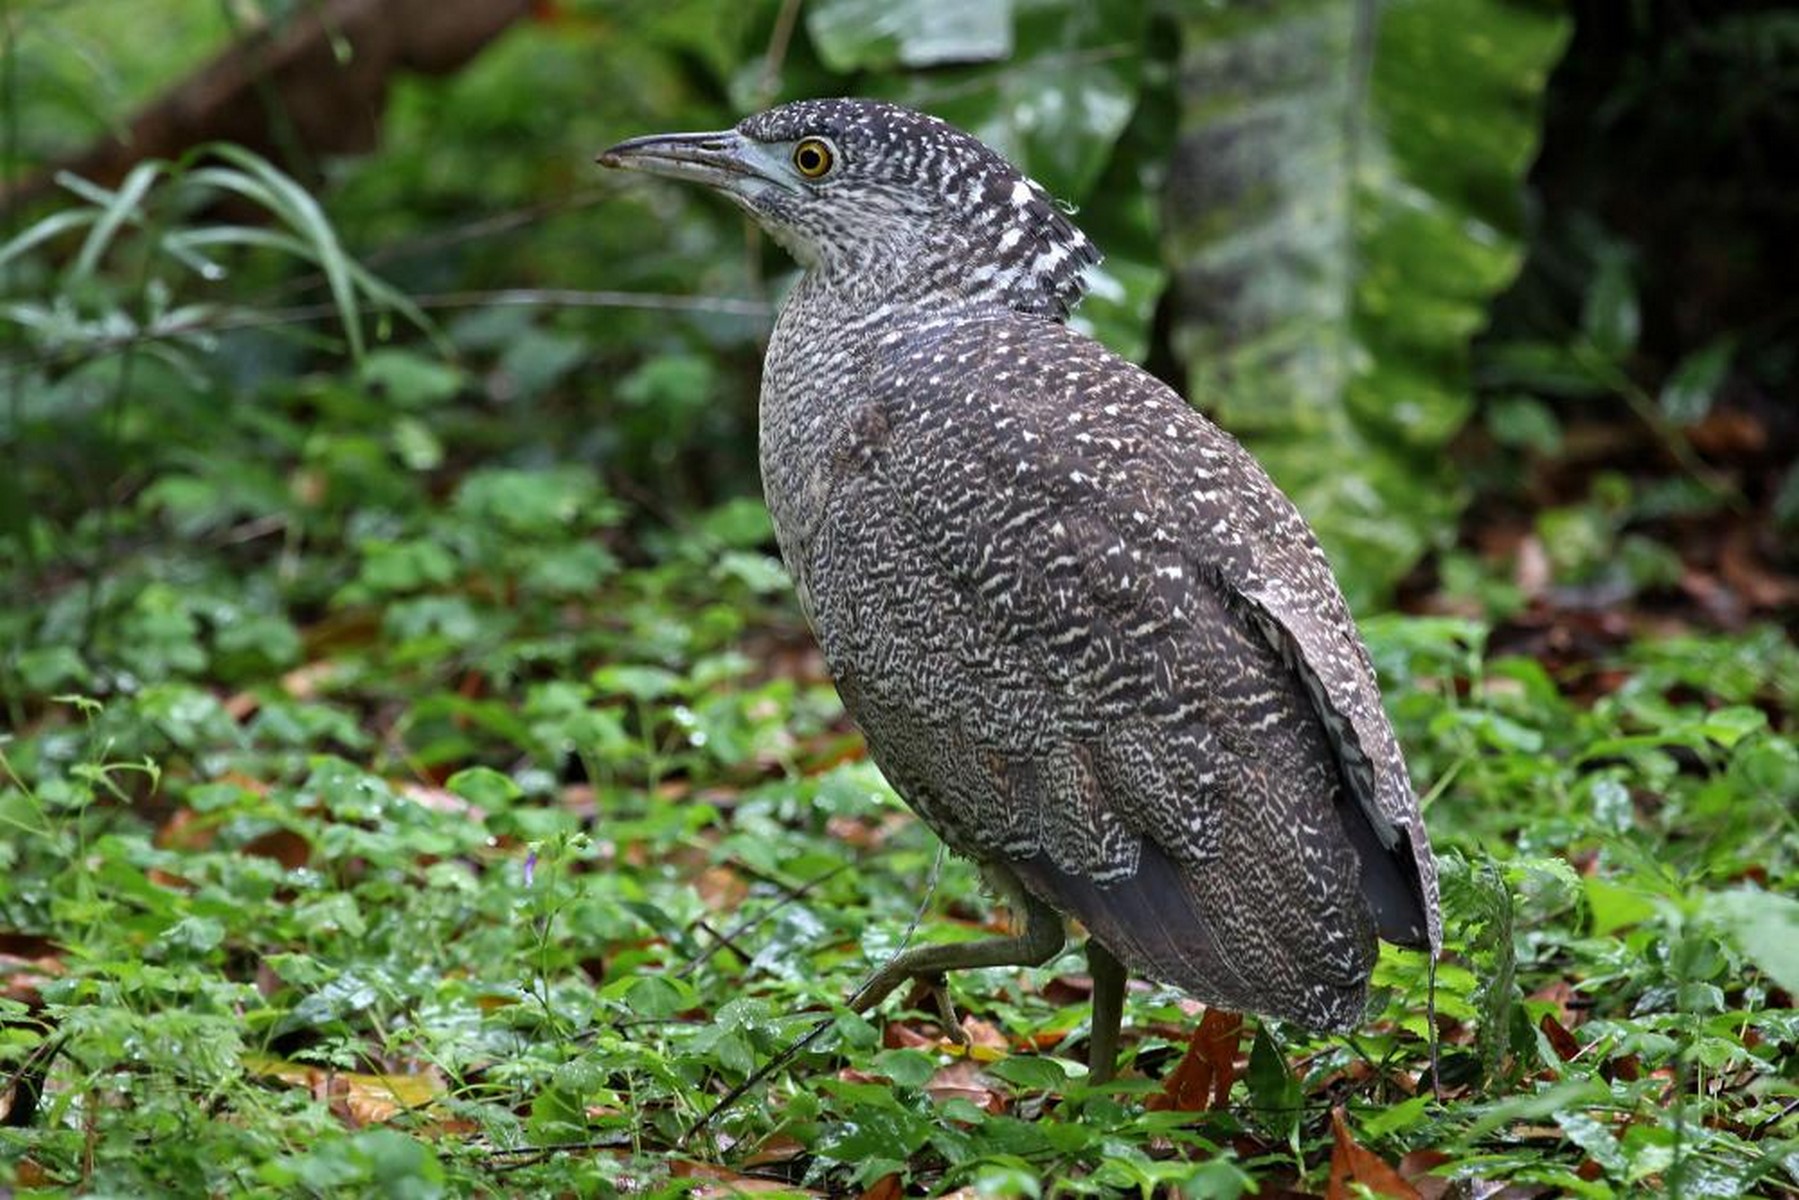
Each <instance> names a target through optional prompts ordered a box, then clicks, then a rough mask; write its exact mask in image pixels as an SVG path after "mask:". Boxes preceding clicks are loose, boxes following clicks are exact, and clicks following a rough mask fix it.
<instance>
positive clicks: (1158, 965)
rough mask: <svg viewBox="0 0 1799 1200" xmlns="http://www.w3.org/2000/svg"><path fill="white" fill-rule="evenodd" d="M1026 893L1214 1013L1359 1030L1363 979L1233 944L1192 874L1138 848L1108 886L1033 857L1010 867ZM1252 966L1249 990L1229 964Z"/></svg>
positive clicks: (1266, 946)
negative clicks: (1127, 870)
mask: <svg viewBox="0 0 1799 1200" xmlns="http://www.w3.org/2000/svg"><path fill="white" fill-rule="evenodd" d="M1012 867H1013V869H1014V870H1015V871H1016V872H1017V874H1018V876H1019V878H1021V879H1022V880H1024V882H1025V885H1026V886H1027V887H1029V888H1030V889H1031V890H1032V891H1033V892H1035V893H1036V894H1037V895H1038V896H1040V897H1041V898H1042V899H1044V900H1045V901H1047V902H1049V903H1050V904H1052V905H1055V906H1056V907H1058V908H1061V909H1062V910H1064V911H1066V912H1069V913H1071V914H1073V915H1074V916H1076V917H1078V918H1079V919H1080V921H1081V923H1082V924H1083V925H1085V926H1086V927H1087V930H1088V932H1089V933H1090V934H1091V935H1092V936H1093V937H1095V938H1098V939H1099V941H1100V944H1101V945H1103V946H1105V947H1106V948H1107V949H1108V950H1110V951H1111V952H1112V954H1113V955H1114V956H1115V957H1116V958H1117V959H1118V960H1119V961H1120V962H1122V963H1124V964H1125V965H1126V966H1127V967H1129V968H1130V969H1131V970H1132V971H1133V972H1134V973H1136V974H1139V975H1142V976H1145V977H1147V978H1151V979H1155V980H1158V981H1160V982H1162V983H1167V984H1171V985H1173V986H1175V987H1178V988H1180V989H1181V990H1183V991H1185V992H1187V993H1189V994H1190V995H1192V996H1193V997H1194V998H1195V999H1198V1000H1201V1001H1203V1002H1205V1003H1206V1004H1210V1005H1214V1006H1216V1007H1219V1008H1228V1009H1233V1010H1235V1011H1239V1012H1251V1013H1258V1014H1261V1015H1263V1016H1269V1017H1275V1018H1277V1019H1279V1020H1283V1021H1292V1022H1294V1023H1296V1024H1299V1025H1304V1026H1306V1027H1308V1028H1312V1029H1321V1030H1337V1031H1341V1030H1349V1029H1354V1028H1355V1027H1356V1026H1358V1025H1360V1024H1361V1022H1362V1019H1363V1014H1364V1012H1365V1010H1366V1008H1367V1002H1368V980H1367V975H1366V973H1365V972H1358V973H1356V975H1355V976H1354V977H1352V978H1343V977H1341V976H1339V975H1336V974H1335V973H1328V972H1327V973H1320V972H1319V971H1318V970H1317V969H1316V965H1315V964H1311V963H1308V962H1307V961H1306V957H1307V956H1306V950H1305V948H1304V947H1283V946H1277V945H1272V944H1270V943H1268V942H1266V941H1264V942H1262V943H1261V944H1259V945H1244V944H1232V943H1233V941H1235V942H1238V943H1241V941H1242V940H1243V939H1242V938H1240V937H1238V938H1233V937H1232V934H1231V932H1230V931H1229V930H1226V929H1224V928H1223V927H1222V926H1221V925H1220V924H1219V923H1218V922H1216V921H1214V920H1212V919H1211V918H1209V917H1208V915H1207V908H1208V907H1209V906H1207V905H1206V904H1205V903H1204V902H1203V900H1202V898H1201V896H1200V890H1201V885H1200V884H1199V882H1198V881H1197V880H1196V879H1195V871H1194V869H1193V868H1192V867H1182V866H1179V865H1177V864H1176V863H1175V862H1174V861H1173V860H1171V859H1170V858H1169V857H1168V855H1167V854H1165V853H1164V852H1163V851H1162V850H1161V849H1160V848H1159V847H1157V846H1156V845H1155V844H1154V843H1153V842H1149V841H1145V843H1144V844H1143V853H1142V858H1141V861H1140V865H1139V868H1138V870H1137V872H1136V874H1134V875H1133V876H1131V877H1130V878H1128V879H1124V880H1118V881H1114V882H1111V883H1107V884H1098V883H1094V882H1093V881H1092V880H1089V879H1084V878H1081V877H1079V876H1075V875H1071V874H1069V873H1067V872H1065V871H1063V870H1060V869H1059V868H1057V867H1056V866H1055V865H1054V864H1053V863H1051V862H1050V861H1049V860H1048V859H1047V858H1045V857H1042V856H1039V857H1037V858H1034V859H1031V860H1029V861H1027V862H1022V863H1013V864H1012ZM1250 961H1254V962H1255V963H1256V964H1257V965H1256V968H1255V970H1254V971H1252V972H1251V974H1252V975H1253V976H1254V978H1255V979H1256V981H1257V982H1256V985H1255V986H1251V985H1250V984H1249V983H1248V982H1247V981H1246V979H1245V978H1244V974H1243V973H1242V972H1240V971H1239V969H1238V966H1237V964H1239V963H1246V962H1250Z"/></svg>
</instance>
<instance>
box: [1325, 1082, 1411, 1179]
mask: <svg viewBox="0 0 1799 1200" xmlns="http://www.w3.org/2000/svg"><path fill="white" fill-rule="evenodd" d="M1354 1184H1361V1185H1362V1186H1363V1187H1365V1188H1367V1189H1368V1190H1369V1191H1370V1192H1373V1193H1374V1194H1375V1195H1377V1196H1391V1197H1394V1198H1395V1200H1422V1198H1421V1197H1420V1196H1419V1195H1418V1189H1417V1188H1415V1187H1413V1186H1412V1185H1411V1184H1409V1183H1407V1182H1406V1181H1405V1178H1404V1177H1403V1176H1401V1175H1400V1173H1399V1172H1398V1171H1395V1170H1394V1169H1393V1168H1392V1167H1390V1166H1388V1165H1387V1161H1386V1160H1385V1159H1383V1158H1382V1157H1381V1156H1380V1155H1378V1154H1376V1153H1374V1151H1372V1150H1369V1149H1366V1148H1365V1147H1363V1146H1362V1145H1360V1144H1359V1143H1358V1142H1357V1141H1356V1140H1355V1138H1354V1137H1353V1136H1352V1135H1351V1134H1350V1132H1349V1122H1348V1121H1347V1120H1346V1119H1345V1118H1344V1115H1343V1107H1342V1106H1341V1105H1338V1106H1337V1107H1336V1108H1333V1109H1331V1178H1330V1184H1329V1186H1328V1187H1327V1188H1326V1189H1325V1193H1324V1195H1325V1200H1354V1197H1355V1195H1356V1193H1355V1191H1354V1190H1352V1185H1354Z"/></svg>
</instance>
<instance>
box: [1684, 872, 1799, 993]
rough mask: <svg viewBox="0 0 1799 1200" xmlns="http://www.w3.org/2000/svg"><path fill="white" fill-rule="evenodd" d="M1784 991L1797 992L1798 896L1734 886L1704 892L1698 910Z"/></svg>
mask: <svg viewBox="0 0 1799 1200" xmlns="http://www.w3.org/2000/svg"><path fill="white" fill-rule="evenodd" d="M1701 911H1702V912H1703V913H1704V915H1705V916H1707V917H1709V918H1711V919H1712V920H1713V921H1716V922H1717V923H1718V924H1719V925H1721V926H1723V927H1724V929H1725V930H1726V931H1727V932H1729V934H1730V936H1731V938H1732V939H1733V940H1734V941H1735V942H1736V943H1737V945H1738V946H1740V947H1741V948H1742V950H1743V953H1744V954H1746V955H1748V956H1749V959H1750V961H1752V962H1753V963H1755V965H1756V966H1758V967H1760V968H1761V969H1762V971H1763V972H1765V973H1766V974H1767V976H1768V978H1769V979H1771V980H1773V981H1774V982H1775V983H1776V984H1778V985H1780V986H1781V987H1782V988H1784V989H1785V990H1786V991H1787V992H1789V993H1792V994H1794V995H1799V900H1795V899H1793V898H1792V897H1791V896H1776V895H1774V894H1773V893H1771V892H1762V891H1756V890H1754V889H1751V888H1738V889H1736V890H1734V891H1729V892H1719V893H1717V894H1715V895H1711V896H1707V897H1706V898H1705V904H1704V906H1703V908H1702V910H1701Z"/></svg>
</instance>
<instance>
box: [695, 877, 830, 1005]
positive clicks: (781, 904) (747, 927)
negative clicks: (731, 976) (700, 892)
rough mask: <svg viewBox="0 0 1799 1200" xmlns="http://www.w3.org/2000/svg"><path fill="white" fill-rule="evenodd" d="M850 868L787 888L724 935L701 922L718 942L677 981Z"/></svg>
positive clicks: (696, 959)
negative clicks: (773, 901)
mask: <svg viewBox="0 0 1799 1200" xmlns="http://www.w3.org/2000/svg"><path fill="white" fill-rule="evenodd" d="M849 868H850V864H849V863H847V862H845V863H839V864H838V865H837V866H835V867H832V868H831V869H830V870H829V871H826V872H825V873H824V874H823V875H818V876H815V877H813V878H812V879H808V880H807V881H806V882H805V883H802V884H800V885H799V886H798V887H793V888H787V889H786V894H785V895H783V896H782V897H781V898H780V899H779V900H777V901H776V902H775V903H773V904H771V905H769V906H768V907H767V908H765V909H763V910H762V911H761V912H759V913H757V914H756V915H755V916H753V917H745V918H744V919H743V920H741V921H739V922H738V923H737V924H735V925H733V926H731V927H730V928H729V929H727V930H725V931H724V932H723V933H716V932H714V931H713V930H712V929H711V928H710V927H707V926H705V923H704V922H701V925H702V927H703V928H705V929H706V932H708V933H711V934H712V936H713V937H714V938H716V939H717V941H715V942H714V943H713V944H712V945H711V946H710V947H708V948H707V949H706V951H705V952H704V953H703V954H701V955H700V956H699V957H698V958H695V959H693V960H691V961H690V962H688V964H687V965H686V966H684V967H682V968H681V969H680V970H679V971H676V972H675V978H677V979H685V978H687V976H689V975H691V974H693V973H694V972H695V971H697V970H699V968H700V967H701V966H702V965H704V964H705V962H706V960H708V959H710V958H711V957H712V956H713V955H714V954H717V953H718V952H719V951H720V950H722V949H724V948H725V946H727V945H729V944H730V943H732V942H734V941H736V940H737V939H738V938H740V937H742V936H743V935H744V934H746V933H749V932H750V931H751V930H753V929H755V928H756V926H758V925H760V924H762V923H763V922H764V921H766V920H768V919H769V918H770V917H772V916H774V915H775V914H776V913H778V912H780V911H781V910H782V909H783V908H785V907H786V906H787V905H789V904H792V903H793V902H794V901H795V900H798V899H799V898H800V897H802V896H804V895H806V894H807V893H808V892H810V891H812V889H814V888H816V887H818V886H819V885H820V884H822V883H824V882H826V881H827V880H831V879H835V878H836V877H837V876H839V875H841V874H843V872H845V871H847V870H849ZM742 953H743V952H742V951H741V950H739V951H738V954H739V955H741V954H742Z"/></svg>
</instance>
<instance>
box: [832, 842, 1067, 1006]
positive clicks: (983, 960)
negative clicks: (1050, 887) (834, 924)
mask: <svg viewBox="0 0 1799 1200" xmlns="http://www.w3.org/2000/svg"><path fill="white" fill-rule="evenodd" d="M985 874H986V875H987V879H988V881H989V882H990V883H992V884H993V886H994V888H995V890H997V891H999V892H1000V893H1001V896H1002V897H1003V898H1004V899H1005V900H1006V901H1007V903H1008V904H1009V905H1010V907H1011V909H1012V911H1013V913H1014V914H1015V915H1018V916H1022V917H1023V918H1024V928H1023V929H1021V930H1019V931H1018V932H1017V933H1014V934H1011V935H1009V936H1007V937H996V938H983V939H982V940H981V941H978V942H952V943H950V944H949V945H944V946H915V947H913V948H912V949H910V950H907V951H905V952H904V953H901V954H896V955H895V956H894V957H893V960H892V961H891V962H889V963H888V964H887V965H886V966H884V967H882V968H881V969H880V970H879V971H876V972H875V973H874V975H873V977H872V978H870V979H869V981H868V982H867V983H865V984H863V985H862V987H861V988H860V989H859V990H858V991H857V992H856V994H855V995H854V996H851V997H850V998H849V1007H850V1008H851V1009H854V1010H855V1011H856V1012H866V1011H867V1010H869V1009H871V1008H873V1007H874V1006H875V1005H877V1004H879V1003H880V1002H881V1001H883V1000H885V999H886V998H887V997H888V996H889V995H890V994H892V992H893V989H895V988H897V987H898V986H899V985H900V984H902V983H904V982H905V981H906V980H908V979H919V980H924V981H928V980H929V978H930V977H931V976H933V975H936V976H941V975H942V974H943V972H945V971H963V970H968V969H970V968H973V967H1040V966H1042V965H1043V964H1044V963H1046V962H1048V961H1049V960H1050V959H1052V958H1054V957H1055V956H1056V955H1057V954H1059V953H1060V952H1061V950H1062V947H1063V945H1065V944H1066V941H1067V935H1066V934H1065V932H1064V931H1063V928H1062V915H1061V914H1060V913H1058V912H1057V911H1056V910H1055V909H1053V908H1051V907H1050V906H1049V905H1047V904H1045V903H1044V902H1043V901H1041V900H1039V899H1037V897H1035V896H1033V895H1031V894H1030V893H1029V892H1028V891H1026V890H1025V888H1024V886H1023V885H1022V884H1020V883H1019V882H1018V879H1017V877H1016V876H1014V875H1013V874H1012V872H1010V871H1008V870H1006V869H1005V868H1004V867H1001V866H998V865H997V864H991V863H990V864H988V865H987V868H986V871H985Z"/></svg>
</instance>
